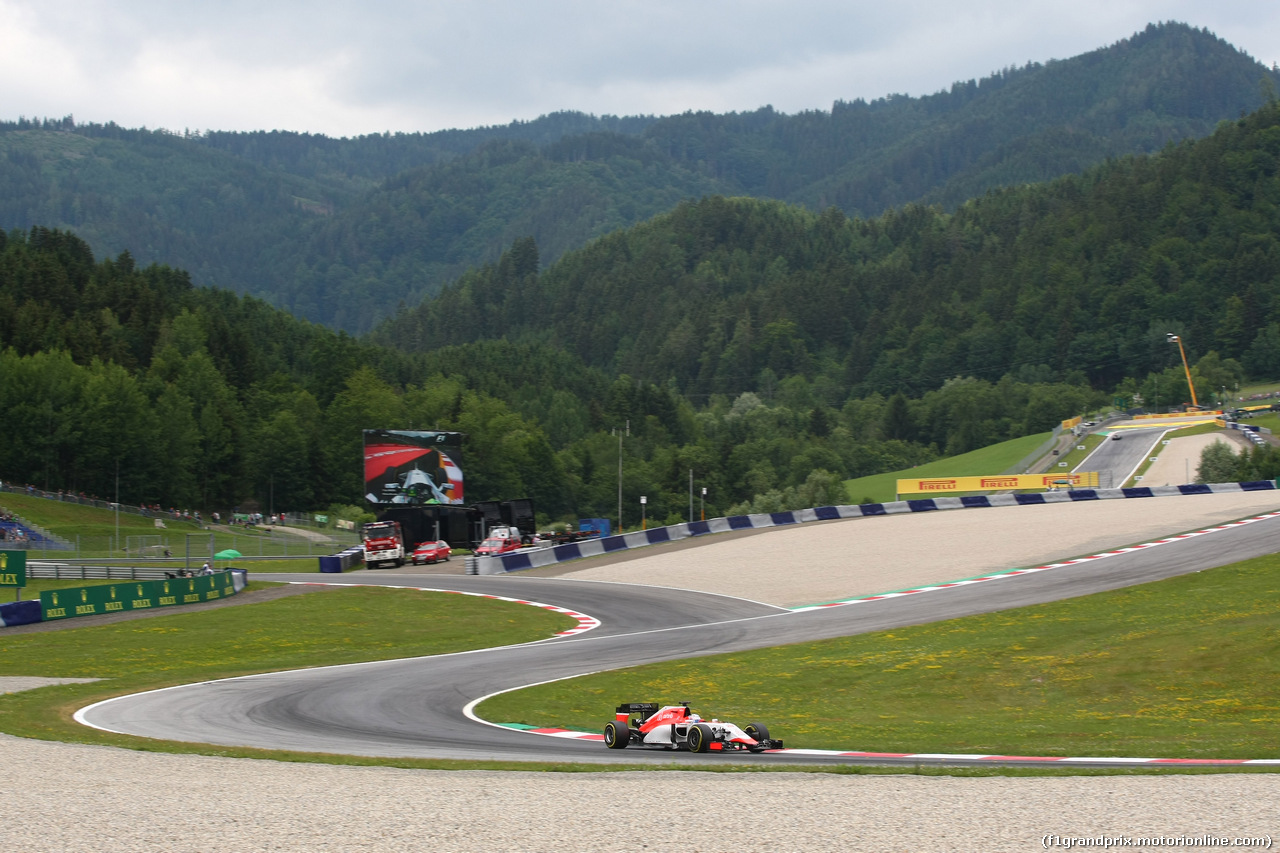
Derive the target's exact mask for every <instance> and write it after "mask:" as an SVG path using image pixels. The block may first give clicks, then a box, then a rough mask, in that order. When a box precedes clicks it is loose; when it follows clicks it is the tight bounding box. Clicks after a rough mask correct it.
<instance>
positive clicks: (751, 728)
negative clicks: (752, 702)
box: [742, 723, 769, 752]
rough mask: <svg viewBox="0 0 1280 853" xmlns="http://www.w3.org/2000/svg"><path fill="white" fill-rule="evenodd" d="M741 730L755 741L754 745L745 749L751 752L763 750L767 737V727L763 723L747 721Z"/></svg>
mask: <svg viewBox="0 0 1280 853" xmlns="http://www.w3.org/2000/svg"><path fill="white" fill-rule="evenodd" d="M742 730H743V731H744V732H746V734H747V737H749V738H751V739H752V740H754V741H756V742H757V744H756V746H749V747H747V749H749V750H751V751H752V752H764V749H765V747H764V746H763V744H764V742H765V741H767V740H768V739H769V728H768V726H766V725H765V724H764V723H747V724H746V725H745V726H743V728H742Z"/></svg>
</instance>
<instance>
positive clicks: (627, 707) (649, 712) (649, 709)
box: [615, 702, 658, 723]
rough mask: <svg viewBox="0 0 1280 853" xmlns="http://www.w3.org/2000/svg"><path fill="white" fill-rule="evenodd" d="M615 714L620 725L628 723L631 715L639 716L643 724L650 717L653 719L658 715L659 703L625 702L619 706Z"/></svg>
mask: <svg viewBox="0 0 1280 853" xmlns="http://www.w3.org/2000/svg"><path fill="white" fill-rule="evenodd" d="M615 713H616V714H617V720H618V722H620V723H625V722H626V721H627V718H628V717H629V716H630V715H631V714H637V715H639V717H640V720H641V721H642V722H643V721H644V720H647V719H649V718H650V717H652V716H653V715H654V714H656V713H658V703H657V702H623V703H622V704H621V705H619V706H618V708H617V710H616V711H615Z"/></svg>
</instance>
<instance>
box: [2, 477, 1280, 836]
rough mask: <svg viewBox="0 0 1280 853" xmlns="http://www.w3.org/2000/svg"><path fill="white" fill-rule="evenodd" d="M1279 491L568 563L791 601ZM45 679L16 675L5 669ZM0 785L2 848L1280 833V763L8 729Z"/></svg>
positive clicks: (1193, 518)
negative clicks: (177, 741) (753, 764)
mask: <svg viewBox="0 0 1280 853" xmlns="http://www.w3.org/2000/svg"><path fill="white" fill-rule="evenodd" d="M1178 467H1181V464H1179V466H1178ZM1277 508H1280V495H1277V493H1275V492H1270V493H1256V492H1255V493H1244V494H1239V495H1204V496H1195V497H1186V498H1157V499H1149V500H1117V501H1099V502H1093V503H1081V504H1067V505H1059V506H1044V507H1012V508H1008V509H984V510H959V511H953V512H938V513H928V514H923V515H911V516H892V517H883V518H869V519H858V520H852V521H847V522H833V523H823V524H811V525H805V526H803V527H798V528H791V529H783V530H776V531H770V532H767V533H762V534H759V535H752V536H743V537H736V538H729V537H726V538H724V539H723V540H722V541H713V542H709V543H707V544H706V545H704V546H701V547H695V548H685V549H682V550H678V551H672V552H670V553H663V552H662V551H655V553H654V554H653V555H652V556H648V557H644V558H642V559H632V560H629V561H627V562H623V563H618V564H614V565H610V566H599V567H595V568H591V567H587V568H584V569H582V570H581V571H574V572H571V573H569V574H568V576H569V577H575V578H578V577H581V578H594V579H597V580H612V579H622V580H627V581H631V582H635V581H636V580H637V577H638V576H642V577H643V578H644V579H645V581H646V582H649V583H656V584H661V585H669V586H680V587H686V588H692V589H703V590H708V591H713V592H717V591H719V592H728V593H730V594H736V593H737V592H740V591H741V589H742V588H743V587H744V586H751V587H752V588H754V589H758V590H762V592H761V593H760V594H758V595H753V596H750V597H754V598H759V599H761V600H769V601H770V602H771V603H776V604H781V605H788V606H789V605H797V604H804V603H811V602H817V601H824V600H832V599H836V598H841V597H850V596H856V595H862V594H872V593H875V592H883V591H888V590H892V589H901V588H905V587H909V586H913V585H920V584H926V583H931V582H939V581H945V580H953V579H959V578H964V577H969V576H973V575H976V574H980V573H983V572H987V571H991V570H995V569H1000V568H1010V567H1014V566H1023V565H1032V564H1040V563H1044V562H1050V561H1056V560H1060V559H1064V558H1068V557H1072V556H1079V555H1083V554H1087V553H1093V552H1095V551H1098V550H1103V549H1107V548H1111V547H1117V546H1121V545H1127V544H1135V543H1139V542H1144V541H1149V540H1150V539H1153V538H1160V537H1163V536H1166V535H1170V534H1173V533H1179V532H1184V531H1187V530H1193V529H1199V528H1203V527H1206V526H1210V525H1213V524H1217V523H1220V522H1222V521H1227V520H1230V519H1234V518H1240V517H1246V516H1249V515H1252V514H1258V513H1262V512H1266V511H1270V510H1274V509H1277ZM1162 547H1163V546H1162ZM780 578H785V583H784V582H780V580H779V579H780ZM51 675H54V673H51ZM35 686H37V684H36V683H32V682H31V680H27V682H26V683H24V684H22V685H18V684H17V683H16V682H14V681H7V686H4V685H0V691H3V690H4V689H24V688H32V687H35ZM934 774H937V775H934ZM0 803H3V804H4V815H5V817H4V824H3V825H4V828H5V832H4V839H5V840H4V844H5V845H6V846H7V847H8V848H11V849H14V850H24V851H67V853H73V851H94V853H98V851H113V853H128V851H175V853H177V851H220V853H234V851H378V853H381V851H396V853H400V851H417V850H424V851H435V850H440V851H544V850H545V851H564V850H592V851H614V850H618V851H622V850H626V851H634V850H656V851H679V853H695V852H696V851H793V850H794V851H828V850H830V851H849V850H858V851H861V850H869V851H890V850H903V851H928V850H963V851H970V850H972V851H988V850H990V851H1004V850H1010V851H1025V850H1034V849H1046V847H1047V848H1048V849H1053V848H1054V846H1057V847H1059V848H1061V849H1067V847H1066V845H1067V844H1068V842H1071V843H1077V842H1078V839H1081V838H1085V837H1088V838H1092V839H1098V838H1100V837H1102V836H1107V837H1110V838H1112V839H1121V840H1119V841H1113V842H1112V844H1113V846H1116V847H1119V846H1121V845H1123V844H1125V843H1126V840H1127V841H1128V842H1129V843H1130V844H1132V843H1134V841H1135V840H1136V839H1139V838H1143V837H1150V836H1162V837H1164V838H1166V839H1170V840H1169V841H1166V843H1165V846H1166V847H1168V846H1174V845H1175V844H1177V843H1178V842H1177V841H1176V839H1177V838H1179V837H1181V838H1183V839H1184V840H1183V841H1182V842H1181V845H1182V846H1192V845H1188V844H1187V841H1186V839H1189V838H1202V837H1204V836H1212V837H1213V838H1218V839H1221V838H1236V837H1246V836H1247V837H1256V838H1261V837H1266V838H1268V839H1270V838H1271V837H1272V836H1275V835H1280V775H1278V774H1262V773H1249V774H1245V773H1239V774H1234V773H1213V774H1205V775H1174V776H1079V777H1043V778H1041V777H1026V778H1022V777H975V778H965V777H953V776H947V775H945V771H929V775H919V776H913V775H891V774H885V775H857V776H854V775H848V776H846V775H830V774H820V773H706V772H675V771H656V772H643V773H641V772H625V773H534V772H486V771H426V770H401V769H392V768H367V767H366V768H360V767H339V766H330V765H319V764H287V763H280V762H271V761H259V760H247V759H228V758H218V757H202V756H180V755H168V754H162V753H147V752H135V751H130V750H124V749H116V748H110V747H98V746H85V745H78V744H63V743H45V742H40V741H32V740H24V739H18V738H12V737H8V736H4V735H0ZM1267 846H1270V845H1267ZM1129 849H1143V848H1138V847H1133V846H1131V847H1130V848H1129ZM1146 849H1163V848H1160V847H1147V848H1146Z"/></svg>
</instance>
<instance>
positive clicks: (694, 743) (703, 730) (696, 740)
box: [689, 723, 716, 752]
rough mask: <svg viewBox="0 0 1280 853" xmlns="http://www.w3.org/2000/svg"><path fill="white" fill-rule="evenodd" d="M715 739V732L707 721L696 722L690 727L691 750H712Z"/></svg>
mask: <svg viewBox="0 0 1280 853" xmlns="http://www.w3.org/2000/svg"><path fill="white" fill-rule="evenodd" d="M715 739H716V735H715V732H713V731H712V730H711V726H708V725H707V724H706V723H695V724H693V725H692V726H690V727H689V751H690V752H710V751H711V742H712V741H714V740H715Z"/></svg>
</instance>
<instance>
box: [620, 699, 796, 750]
mask: <svg viewBox="0 0 1280 853" xmlns="http://www.w3.org/2000/svg"><path fill="white" fill-rule="evenodd" d="M632 714H635V715H637V716H636V717H634V718H633V717H632V716H631V715H632ZM633 743H634V744H638V745H640V746H661V747H663V748H664V749H679V748H681V747H683V748H685V749H687V750H689V751H690V752H710V751H711V750H713V749H715V750H735V749H746V750H749V751H751V752H764V751H765V750H766V749H782V741H780V740H773V739H772V738H770V737H769V730H768V729H767V728H765V726H764V725H763V724H762V723H747V725H746V726H744V727H743V728H738V727H737V726H735V725H734V724H733V723H724V722H721V721H720V720H704V719H702V718H701V717H699V716H698V715H697V714H694V713H691V712H690V711H689V703H688V702H681V703H680V704H679V705H666V706H664V707H662V708H659V707H658V703H657V702H627V703H624V704H622V705H619V706H618V710H617V716H616V718H615V719H613V720H610V721H609V722H608V723H607V724H606V725H605V727H604V745H605V746H607V747H609V749H626V748H627V746H628V744H633Z"/></svg>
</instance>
